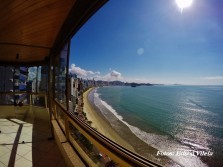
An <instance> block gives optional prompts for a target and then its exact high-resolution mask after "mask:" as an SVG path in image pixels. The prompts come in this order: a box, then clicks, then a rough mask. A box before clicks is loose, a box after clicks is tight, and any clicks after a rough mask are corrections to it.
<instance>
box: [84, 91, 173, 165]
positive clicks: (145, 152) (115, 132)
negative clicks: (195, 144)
mask: <svg viewBox="0 0 223 167" xmlns="http://www.w3.org/2000/svg"><path fill="white" fill-rule="evenodd" d="M93 89H94V88H91V89H89V90H87V91H86V92H85V93H84V94H83V100H84V112H85V113H86V116H87V119H88V120H89V121H91V122H92V123H91V126H92V127H93V128H95V129H97V131H98V132H100V133H101V134H103V135H105V136H106V137H108V138H109V139H111V140H113V141H114V142H116V143H118V144H119V145H121V146H123V147H125V148H127V149H129V150H131V151H133V152H135V153H137V154H140V155H142V156H144V157H146V158H147V159H149V160H152V161H154V162H156V163H158V164H161V165H166V166H173V165H175V162H174V161H172V160H171V159H169V158H168V157H166V156H159V157H158V156H156V154H157V151H158V150H157V149H155V148H153V147H152V146H149V145H148V144H146V143H145V142H144V141H142V140H140V139H139V138H138V137H136V135H134V134H133V133H132V132H131V130H130V129H129V128H128V127H127V126H125V125H124V124H123V123H122V122H121V121H115V122H113V123H112V124H113V125H114V124H115V125H116V126H117V127H118V128H115V127H113V126H112V125H111V123H110V121H111V120H113V117H115V116H114V115H113V114H112V113H111V114H109V115H107V116H106V117H105V116H104V115H103V114H102V113H101V111H100V110H99V109H98V108H97V107H96V106H95V104H94V103H93V102H92V98H90V96H89V95H92V92H93V91H94V90H93ZM108 119H109V121H108Z"/></svg>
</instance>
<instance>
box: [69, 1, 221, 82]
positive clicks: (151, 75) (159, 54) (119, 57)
mask: <svg viewBox="0 0 223 167" xmlns="http://www.w3.org/2000/svg"><path fill="white" fill-rule="evenodd" d="M222 6H223V1H222V0H193V2H192V4H191V6H189V7H187V8H184V9H183V10H181V9H180V8H179V7H178V6H177V3H176V0H128V1H126V0H110V1H108V2H107V3H106V4H105V5H104V6H103V7H102V8H101V9H99V11H98V12H96V13H95V14H94V15H93V16H92V18H90V19H89V20H88V22H86V23H85V25H83V27H82V28H81V29H80V30H79V31H78V32H77V33H76V34H75V36H74V37H73V39H72V42H71V51H70V61H69V62H70V69H69V70H70V72H71V73H76V74H78V77H81V78H88V79H92V78H94V79H95V80H107V81H111V80H120V81H124V82H138V83H142V82H143V83H145V82H146V83H159V84H190V85H223V10H222Z"/></svg>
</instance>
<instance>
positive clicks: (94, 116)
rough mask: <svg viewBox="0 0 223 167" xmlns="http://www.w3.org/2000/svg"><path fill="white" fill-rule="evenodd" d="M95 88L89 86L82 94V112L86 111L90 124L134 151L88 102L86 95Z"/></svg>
mask: <svg viewBox="0 0 223 167" xmlns="http://www.w3.org/2000/svg"><path fill="white" fill-rule="evenodd" d="M93 89H95V88H90V89H89V90H87V91H86V92H84V94H83V101H84V112H85V113H86V116H87V119H88V121H91V122H92V123H91V126H92V127H93V128H95V129H96V130H97V131H98V132H100V133H101V134H103V135H104V136H106V137H108V138H109V139H111V140H113V141H114V142H116V143H118V144H119V145H121V146H123V147H125V148H127V149H129V150H131V151H133V152H136V151H135V149H134V148H133V146H132V145H130V144H129V143H128V142H126V140H124V139H123V138H122V137H121V136H120V135H119V134H118V133H117V132H116V131H115V130H114V129H113V128H112V126H111V125H110V123H109V122H108V121H107V120H106V118H104V116H103V115H102V114H101V113H99V112H97V111H96V110H95V108H94V106H92V104H91V103H90V102H89V99H88V95H89V93H90V92H91V91H92V90H93Z"/></svg>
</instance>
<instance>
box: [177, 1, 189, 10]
mask: <svg viewBox="0 0 223 167" xmlns="http://www.w3.org/2000/svg"><path fill="white" fill-rule="evenodd" d="M176 3H177V6H178V7H179V8H180V10H181V12H183V9H184V8H187V7H189V6H191V4H192V3H193V0H176Z"/></svg>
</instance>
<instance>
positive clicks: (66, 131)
mask: <svg viewBox="0 0 223 167" xmlns="http://www.w3.org/2000/svg"><path fill="white" fill-rule="evenodd" d="M64 121H65V136H66V139H67V141H70V139H69V121H68V117H67V116H66V115H65V118H64Z"/></svg>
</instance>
